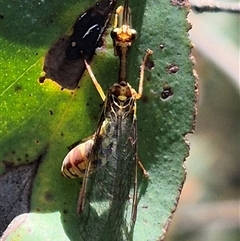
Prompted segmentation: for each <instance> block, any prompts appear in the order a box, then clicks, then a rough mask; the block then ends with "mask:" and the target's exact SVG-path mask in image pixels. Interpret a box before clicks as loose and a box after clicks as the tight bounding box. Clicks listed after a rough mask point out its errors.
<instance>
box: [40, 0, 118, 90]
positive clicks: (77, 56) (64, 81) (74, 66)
mask: <svg viewBox="0 0 240 241" xmlns="http://www.w3.org/2000/svg"><path fill="white" fill-rule="evenodd" d="M114 5H115V1H109V0H102V1H100V2H98V4H97V5H94V6H93V7H91V8H89V9H88V10H87V11H86V12H84V13H83V14H81V15H80V16H79V17H78V19H77V20H76V22H75V24H74V26H73V33H72V35H71V36H63V37H61V38H59V39H58V40H57V42H56V43H55V44H54V45H53V46H52V47H51V48H50V50H49V51H48V52H47V54H46V56H45V60H44V66H43V70H44V71H45V76H44V77H45V78H48V79H51V80H53V81H55V82H57V83H58V84H59V85H60V86H62V88H67V89H75V88H76V87H77V85H78V83H79V80H80V78H81V77H82V74H83V72H84V71H85V64H84V61H83V58H84V59H86V60H91V59H92V57H93V55H94V53H95V49H96V47H97V46H98V44H99V41H100V39H101V38H102V36H103V34H104V31H105V29H106V27H107V24H108V22H109V19H110V16H111V13H112V10H113V8H114ZM40 78H42V77H40ZM42 80H43V79H41V81H42ZM41 81H39V82H40V83H43V82H41Z"/></svg>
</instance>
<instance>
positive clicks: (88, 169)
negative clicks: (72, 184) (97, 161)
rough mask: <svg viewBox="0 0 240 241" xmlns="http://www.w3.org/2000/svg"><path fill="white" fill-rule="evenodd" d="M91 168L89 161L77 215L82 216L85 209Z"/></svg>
mask: <svg viewBox="0 0 240 241" xmlns="http://www.w3.org/2000/svg"><path fill="white" fill-rule="evenodd" d="M90 166H91V161H89V163H88V166H87V168H86V170H85V174H84V177H83V182H82V186H81V188H80V192H79V198H78V205H77V213H78V214H80V213H81V212H82V211H83V209H84V204H85V195H86V189H87V179H88V177H89V173H90Z"/></svg>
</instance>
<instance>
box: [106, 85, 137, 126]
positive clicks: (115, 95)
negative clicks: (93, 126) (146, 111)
mask: <svg viewBox="0 0 240 241" xmlns="http://www.w3.org/2000/svg"><path fill="white" fill-rule="evenodd" d="M135 93H136V91H135V90H134V89H133V88H132V87H131V86H130V85H129V84H128V83H126V82H125V81H122V82H120V83H119V84H114V85H113V86H112V87H111V88H110V89H109V91H108V95H107V101H106V106H105V113H107V112H109V113H111V117H112V121H114V120H115V121H116V120H117V118H121V119H124V118H126V117H127V116H129V115H133V113H134V108H135V103H136V101H135Z"/></svg>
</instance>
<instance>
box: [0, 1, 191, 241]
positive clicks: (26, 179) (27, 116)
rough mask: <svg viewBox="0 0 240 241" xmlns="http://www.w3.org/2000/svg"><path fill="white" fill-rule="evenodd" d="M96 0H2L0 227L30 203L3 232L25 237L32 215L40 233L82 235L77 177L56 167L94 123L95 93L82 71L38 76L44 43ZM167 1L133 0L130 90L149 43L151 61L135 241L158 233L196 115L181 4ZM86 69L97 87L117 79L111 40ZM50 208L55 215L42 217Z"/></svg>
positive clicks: (142, 112) (178, 184) (141, 121)
mask: <svg viewBox="0 0 240 241" xmlns="http://www.w3.org/2000/svg"><path fill="white" fill-rule="evenodd" d="M93 2H94V1H89V0H87V1H81V2H79V1H75V0H69V1H67V2H66V1H65V2H59V1H30V2H22V1H20V2H16V1H13V0H10V1H4V2H1V8H0V9H1V11H2V13H1V14H2V17H1V19H0V21H1V28H2V31H1V33H0V36H1V46H2V47H1V49H2V50H1V60H0V61H1V116H2V120H1V131H0V133H1V140H0V141H1V162H0V171H1V179H0V182H1V183H0V186H1V200H0V207H1V216H0V218H1V219H0V226H1V227H2V230H1V231H4V229H5V228H6V224H8V223H9V222H10V221H11V220H12V218H13V217H14V216H17V215H19V214H21V213H26V212H31V214H29V215H28V216H27V218H25V219H24V221H20V222H17V225H16V226H15V228H13V229H11V231H8V232H6V233H5V234H6V235H5V236H4V240H5V239H6V240H13V239H12V238H14V240H23V237H25V235H26V233H27V232H28V231H29V229H28V228H27V227H29V222H30V223H31V225H32V226H31V227H34V228H33V229H31V231H32V232H35V233H36V234H37V236H39V235H40V236H41V235H42V237H46V234H47V235H48V239H47V238H44V240H58V241H59V240H68V239H70V240H74V241H75V240H79V234H78V232H79V231H78V226H77V223H78V218H79V217H78V216H77V214H76V204H77V198H78V192H79V188H80V182H81V181H80V180H79V179H75V180H70V179H66V178H63V177H62V176H61V173H60V168H61V164H62V160H63V158H64V156H65V155H66V154H67V152H68V149H67V147H68V146H69V145H71V144H72V143H74V142H76V141H78V140H80V139H83V138H85V137H87V136H89V135H91V134H92V133H93V132H94V131H95V130H96V128H97V123H98V118H99V115H100V111H101V105H102V101H101V98H100V97H99V96H98V93H97V91H96V90H95V88H94V86H93V84H92V82H91V80H90V78H89V76H88V74H85V76H84V77H83V78H82V79H81V81H80V84H79V88H77V89H76V90H72V91H69V90H65V89H64V90H62V89H61V87H60V86H58V85H57V84H56V83H55V82H53V81H50V80H46V81H45V82H44V83H43V84H40V83H39V81H38V78H39V77H40V76H42V66H43V61H44V55H45V54H46V52H47V51H48V50H49V48H50V47H51V45H52V44H53V43H54V42H56V41H57V39H59V37H61V36H62V35H64V34H65V33H66V32H67V31H68V29H69V28H70V27H71V26H72V25H73V24H74V21H75V20H76V18H77V16H78V15H80V14H81V13H83V12H84V10H86V9H88V8H89V7H90V6H92V5H93ZM174 2H175V4H171V3H170V1H167V0H155V1H154V0H147V1H141V3H140V2H139V1H137V0H132V1H130V6H131V8H132V13H133V25H134V28H135V29H136V30H137V32H138V39H137V41H136V42H135V43H134V45H133V47H132V49H131V52H130V55H129V63H128V72H129V73H128V76H129V77H128V80H129V82H130V84H131V85H132V86H133V87H135V88H136V89H137V86H138V78H139V66H140V64H141V60H142V57H143V56H144V53H145V51H146V49H147V48H150V49H152V50H153V51H154V54H153V58H152V60H153V63H154V69H153V70H149V71H146V72H147V73H146V77H145V83H144V94H143V97H142V99H141V100H140V101H138V110H137V118H138V146H139V147H138V152H139V156H140V158H141V160H142V162H143V164H144V166H145V168H146V169H147V170H148V172H149V174H150V178H149V180H148V181H147V180H141V181H140V185H139V196H140V201H139V204H138V217H137V221H136V225H135V229H134V235H133V240H137V241H141V240H142V241H146V240H156V239H159V238H160V237H161V236H162V235H163V234H164V232H165V231H164V229H163V227H165V228H166V227H167V225H168V223H169V221H170V217H171V215H172V213H173V211H174V210H175V208H176V204H177V200H178V198H179V194H180V191H181V188H182V185H183V182H184V179H185V170H184V168H183V161H184V159H185V157H186V156H187V155H188V146H187V145H186V143H185V141H184V135H185V134H186V133H188V132H191V131H192V126H193V123H194V105H195V79H194V77H193V74H192V73H193V72H192V62H191V60H190V52H191V45H190V42H189V40H188V35H187V31H188V29H189V25H188V23H187V21H186V14H187V10H186V8H184V7H181V6H179V5H177V4H176V3H177V1H174ZM92 68H93V71H94V73H95V75H96V77H97V78H98V80H99V82H100V83H101V85H102V87H103V89H105V90H107V88H108V86H110V85H112V84H113V83H114V82H116V80H117V73H118V59H117V58H116V57H114V56H113V49H112V46H111V41H106V43H105V48H104V49H102V51H101V52H99V53H97V55H96V56H95V58H94V61H93V62H92ZM25 172H26V176H25V174H24V173H25ZM19 189H20V190H22V191H21V192H19V191H17V190H19ZM10 195H11V196H10ZM18 207H19V208H18ZM10 211H11V212H10ZM56 211H57V212H59V213H60V219H59V218H58V214H57V212H56ZM9 213H11V215H9ZM35 213H40V214H42V215H40V216H39V214H35ZM49 213H52V215H53V216H54V215H57V216H55V218H50V219H48V218H47V217H44V215H46V216H47V215H49ZM34 215H36V217H35V216H34ZM41 217H42V218H41ZM51 217H52V216H51ZM21 220H23V219H21ZM46 222H49V225H45V224H46ZM15 223H16V222H15ZM53 223H54V225H53ZM43 224H44V228H42V225H43ZM18 227H20V228H18ZM48 227H49V229H52V228H53V227H56V228H57V229H58V230H62V229H63V230H64V232H65V235H66V237H64V235H63V236H62V235H61V237H60V236H54V235H53V233H52V232H49V230H48ZM13 230H14V231H13ZM27 237H29V239H30V240H33V236H28V235H26V238H24V240H28V238H27Z"/></svg>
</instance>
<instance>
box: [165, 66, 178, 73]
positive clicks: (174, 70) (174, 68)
mask: <svg viewBox="0 0 240 241" xmlns="http://www.w3.org/2000/svg"><path fill="white" fill-rule="evenodd" d="M166 69H167V72H168V73H169V74H175V73H177V72H178V70H179V67H178V66H177V65H175V64H171V65H168V66H167V68H166Z"/></svg>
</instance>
